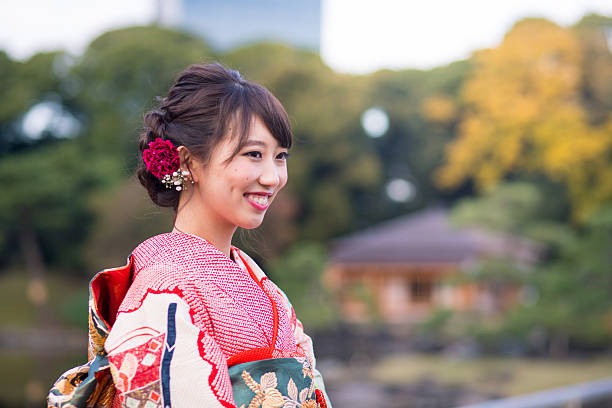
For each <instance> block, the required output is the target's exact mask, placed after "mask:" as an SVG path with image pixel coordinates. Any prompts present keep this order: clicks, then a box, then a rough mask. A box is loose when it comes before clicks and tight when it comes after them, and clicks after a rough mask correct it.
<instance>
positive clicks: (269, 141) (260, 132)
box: [226, 116, 279, 149]
mask: <svg viewBox="0 0 612 408" xmlns="http://www.w3.org/2000/svg"><path fill="white" fill-rule="evenodd" d="M234 129H238V128H234ZM245 136H246V138H245V139H246V140H245V142H244V144H243V147H246V146H261V147H269V148H277V147H279V142H278V140H276V138H275V137H274V136H273V135H272V133H270V131H269V130H268V128H267V127H266V126H265V125H264V124H263V122H262V121H261V119H259V118H258V117H257V116H254V117H253V120H252V121H251V126H250V127H249V130H248V132H247V134H246V135H245ZM226 139H227V142H228V143H229V145H230V146H231V147H232V148H234V149H235V148H236V147H237V146H238V143H240V134H239V132H233V133H232V134H231V135H230V137H229V138H226Z"/></svg>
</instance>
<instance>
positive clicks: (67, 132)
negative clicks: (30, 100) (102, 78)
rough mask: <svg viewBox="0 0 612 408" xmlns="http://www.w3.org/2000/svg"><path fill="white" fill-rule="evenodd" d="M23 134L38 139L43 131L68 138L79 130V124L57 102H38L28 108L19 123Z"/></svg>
mask: <svg viewBox="0 0 612 408" xmlns="http://www.w3.org/2000/svg"><path fill="white" fill-rule="evenodd" d="M21 127H22V130H23V133H24V134H25V135H26V136H27V137H29V138H30V139H39V138H41V137H42V135H43V133H44V132H45V131H48V132H51V133H52V134H53V135H54V136H55V137H62V138H70V137H74V136H76V135H77V134H78V133H79V131H80V130H81V124H80V122H79V121H78V120H77V119H76V118H75V117H74V116H73V115H72V114H71V113H70V112H68V111H66V110H65V109H64V108H63V107H62V105H60V104H59V103H57V102H52V101H46V102H40V103H38V104H36V105H34V106H32V107H31V108H30V110H29V111H28V112H27V113H26V114H25V115H24V117H23V120H22V122H21Z"/></svg>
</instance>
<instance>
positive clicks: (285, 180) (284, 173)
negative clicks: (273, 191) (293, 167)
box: [278, 168, 288, 190]
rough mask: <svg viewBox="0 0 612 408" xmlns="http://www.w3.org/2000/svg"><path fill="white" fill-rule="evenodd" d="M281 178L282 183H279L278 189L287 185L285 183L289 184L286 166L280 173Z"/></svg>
mask: <svg viewBox="0 0 612 408" xmlns="http://www.w3.org/2000/svg"><path fill="white" fill-rule="evenodd" d="M279 178H280V183H279V187H278V189H279V190H280V189H281V188H283V187H284V186H285V184H287V179H288V176H287V169H286V168H285V170H284V171H282V172H281V173H280V175H279Z"/></svg>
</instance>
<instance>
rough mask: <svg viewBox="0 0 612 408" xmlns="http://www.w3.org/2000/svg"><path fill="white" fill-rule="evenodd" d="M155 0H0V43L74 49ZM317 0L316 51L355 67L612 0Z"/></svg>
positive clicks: (457, 46)
mask: <svg viewBox="0 0 612 408" xmlns="http://www.w3.org/2000/svg"><path fill="white" fill-rule="evenodd" d="M157 1H164V2H165V4H171V3H175V2H176V0H129V1H126V0H104V1H84V0H53V1H49V0H2V1H1V2H0V49H3V50H5V51H7V52H8V53H9V55H10V56H11V57H13V58H18V59H24V58H27V57H29V56H30V55H32V54H33V53H35V52H37V51H41V50H53V49H58V48H62V49H67V50H68V51H70V52H72V53H74V54H77V55H78V54H80V53H81V52H82V51H83V50H84V49H85V47H86V46H87V44H88V43H89V42H90V41H91V40H92V39H93V38H95V37H96V36H98V35H99V34H101V33H102V32H104V31H107V30H110V29H114V28H119V27H124V26H128V25H137V24H147V23H150V22H151V21H153V20H154V18H155V16H156V11H155V10H156V9H155V7H156V4H157ZM220 1H221V0H220ZM294 1H297V0H294ZM321 1H322V23H321V41H322V43H321V56H322V58H323V60H324V61H325V62H326V63H327V64H328V65H329V66H331V67H332V68H333V69H335V70H337V71H341V72H350V73H357V74H360V73H368V72H372V71H374V70H377V69H380V68H391V69H402V68H421V69H429V68H433V67H435V66H439V65H445V64H447V63H450V62H452V61H455V60H458V59H464V58H467V57H469V56H470V54H471V53H472V52H473V51H474V50H476V49H481V48H487V47H494V46H496V45H497V44H499V43H500V42H501V40H502V39H503V36H504V34H505V33H506V32H507V31H508V30H509V29H510V28H511V27H512V25H513V24H514V23H515V22H516V21H517V20H519V19H521V18H524V17H527V16H538V17H545V18H548V19H550V20H552V21H555V22H556V23H558V24H561V25H570V24H573V23H575V22H576V21H578V20H579V19H580V18H581V17H582V16H583V15H584V14H587V13H589V12H598V13H600V14H604V15H610V16H612V0H512V1H492V0H461V1H457V0H428V1H415V0H321Z"/></svg>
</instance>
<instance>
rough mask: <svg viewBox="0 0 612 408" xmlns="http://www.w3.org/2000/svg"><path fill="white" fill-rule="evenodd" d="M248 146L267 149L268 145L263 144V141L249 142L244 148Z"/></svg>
mask: <svg viewBox="0 0 612 408" xmlns="http://www.w3.org/2000/svg"><path fill="white" fill-rule="evenodd" d="M247 146H262V147H266V144H265V143H264V142H262V141H261V140H252V139H251V140H247V141H246V142H245V144H244V147H247Z"/></svg>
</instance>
